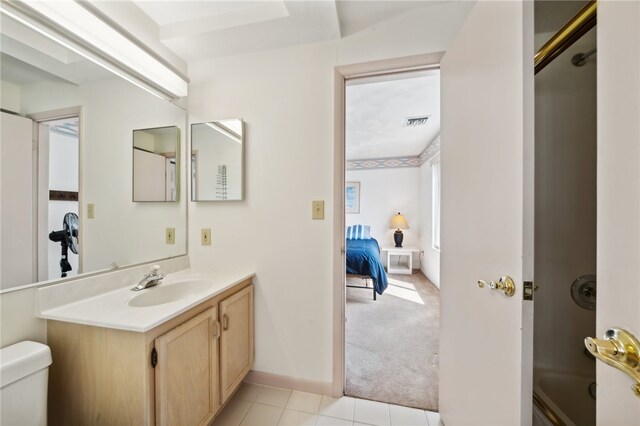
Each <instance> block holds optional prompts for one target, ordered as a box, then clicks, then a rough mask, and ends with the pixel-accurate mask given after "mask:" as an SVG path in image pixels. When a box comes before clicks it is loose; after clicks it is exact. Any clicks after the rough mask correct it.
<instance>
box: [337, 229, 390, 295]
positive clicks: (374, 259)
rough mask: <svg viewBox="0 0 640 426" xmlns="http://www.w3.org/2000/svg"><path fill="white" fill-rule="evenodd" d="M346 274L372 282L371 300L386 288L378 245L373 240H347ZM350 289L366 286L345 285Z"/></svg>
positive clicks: (385, 276) (385, 278) (385, 277)
mask: <svg viewBox="0 0 640 426" xmlns="http://www.w3.org/2000/svg"><path fill="white" fill-rule="evenodd" d="M346 247H347V256H346V258H347V274H352V275H360V276H362V277H363V278H365V279H371V280H372V281H373V300H376V293H377V294H380V295H382V293H383V292H384V291H385V289H386V288H387V273H386V272H385V270H384V266H383V265H382V260H381V259H380V245H379V244H378V241H377V240H376V239H375V238H369V239H347V246H346ZM347 287H352V288H368V289H371V287H367V286H356V285H349V284H348V285H347Z"/></svg>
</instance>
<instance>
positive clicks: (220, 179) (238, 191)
mask: <svg viewBox="0 0 640 426" xmlns="http://www.w3.org/2000/svg"><path fill="white" fill-rule="evenodd" d="M244 133H245V132H244V122H243V121H242V120H241V119H232V120H218V121H210V122H207V123H196V124H192V125H191V200H193V201H237V200H242V199H244V145H245V139H244Z"/></svg>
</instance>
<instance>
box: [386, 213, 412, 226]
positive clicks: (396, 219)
mask: <svg viewBox="0 0 640 426" xmlns="http://www.w3.org/2000/svg"><path fill="white" fill-rule="evenodd" d="M390 228H391V229H409V224H408V223H407V219H405V217H404V216H403V215H401V214H400V212H398V214H394V215H393V217H392V218H391V226H390Z"/></svg>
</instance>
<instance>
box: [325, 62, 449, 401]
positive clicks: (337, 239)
mask: <svg viewBox="0 0 640 426" xmlns="http://www.w3.org/2000/svg"><path fill="white" fill-rule="evenodd" d="M443 56H444V52H434V53H427V54H422V55H414V56H406V57H401V58H392V59H383V60H379V61H371V62H362V63H357V64H351V65H342V66H337V67H335V68H334V96H333V98H334V109H333V110H334V119H333V123H334V146H333V148H334V149H333V206H334V208H333V381H332V392H333V396H334V397H341V396H343V395H344V385H345V379H346V374H345V320H346V317H345V306H346V291H345V284H346V283H345V279H346V275H345V274H346V272H345V243H344V241H345V226H344V225H345V206H344V186H345V182H346V180H345V179H346V178H345V166H346V152H345V149H346V141H345V123H344V120H345V112H346V108H345V84H346V81H347V80H349V79H352V78H358V77H369V76H377V75H385V74H396V73H400V72H407V71H420V70H428V69H434V68H440V60H441V59H442V57H443Z"/></svg>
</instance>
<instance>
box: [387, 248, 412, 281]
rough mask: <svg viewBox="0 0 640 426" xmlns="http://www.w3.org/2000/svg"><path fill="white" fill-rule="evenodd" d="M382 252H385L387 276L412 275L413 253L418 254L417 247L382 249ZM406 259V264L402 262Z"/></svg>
mask: <svg viewBox="0 0 640 426" xmlns="http://www.w3.org/2000/svg"><path fill="white" fill-rule="evenodd" d="M382 251H386V252H387V273H389V274H412V273H413V253H420V249H419V248H417V247H393V246H386V247H382ZM403 258H406V262H405V261H403V260H404V259H403Z"/></svg>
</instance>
